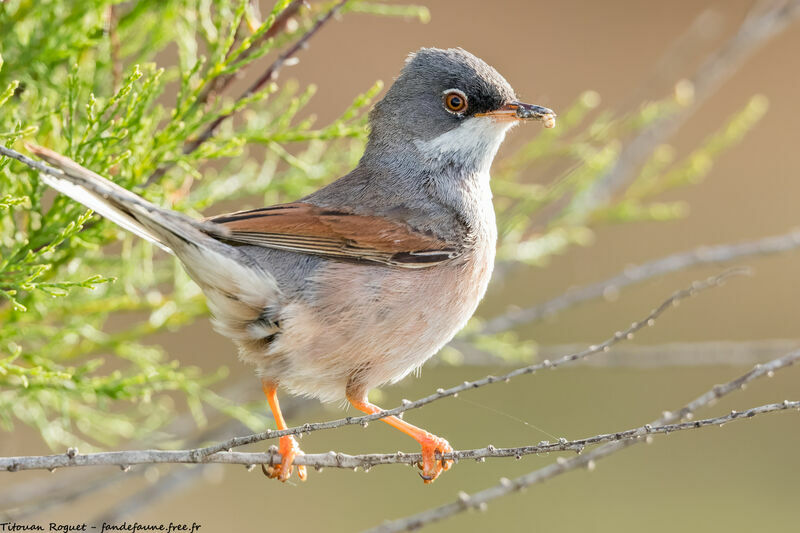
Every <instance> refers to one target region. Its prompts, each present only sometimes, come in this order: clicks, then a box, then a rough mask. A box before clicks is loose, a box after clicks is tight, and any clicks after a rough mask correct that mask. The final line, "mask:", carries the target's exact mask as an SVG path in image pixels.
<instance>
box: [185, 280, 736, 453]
mask: <svg viewBox="0 0 800 533" xmlns="http://www.w3.org/2000/svg"><path fill="white" fill-rule="evenodd" d="M748 272H749V271H748V270H746V269H731V270H728V271H726V272H723V273H722V274H719V275H717V276H712V277H710V278H708V279H707V280H705V281H702V282H697V281H696V282H694V283H692V285H691V287H689V288H687V289H683V290H680V291H678V292H676V293H674V294H673V295H672V296H670V297H669V298H667V299H666V300H664V301H663V302H662V303H661V304H660V305H659V306H658V307H656V308H655V309H653V310H652V311H651V312H650V313H649V314H648V315H647V316H646V317H644V318H643V319H642V320H639V321H636V322H633V323H632V324H631V325H630V326H629V327H628V328H626V329H624V330H621V331H617V332H616V333H614V335H613V336H612V337H610V338H608V339H606V340H605V341H603V342H601V343H600V344H595V345H592V346H589V347H588V348H586V349H585V350H582V351H579V352H575V353H572V354H567V355H564V356H562V357H560V358H558V359H556V360H555V361H550V360H547V359H545V360H544V361H542V362H540V363H536V364H533V365H529V366H524V367H521V368H517V369H515V370H512V371H511V372H508V373H507V374H504V375H502V376H486V377H485V378H482V379H478V380H475V381H465V382H464V383H462V384H461V385H456V386H455V387H451V388H449V389H438V390H437V391H436V392H435V393H434V394H431V395H429V396H426V397H425V398H421V399H419V400H416V401H413V402H411V401H407V400H406V401H404V402H403V405H401V406H399V407H395V408H394V409H388V410H384V411H380V412H378V413H375V414H371V415H365V416H355V417H353V416H348V417H347V418H341V419H339V420H332V421H329V422H316V423H313V424H304V425H302V426H297V427H293V428H288V429H283V430H267V431H264V432H262V433H256V434H254V435H247V436H244V437H234V438H232V439H229V440H227V441H225V442H222V443H219V444H215V445H213V446H208V447H206V448H198V449H196V450H193V453H196V454H197V455H198V457H206V456H208V455H211V454H214V453H217V452H220V451H224V450H229V449H231V448H236V447H238V446H244V445H247V444H253V443H255V442H260V441H264V440H269V439H276V438H278V437H282V436H284V435H302V434H304V433H310V432H312V431H319V430H323V429H334V428H338V427H342V426H351V425H356V424H360V425H362V426H366V425H367V423H369V422H372V421H373V420H380V419H381V418H385V417H387V416H392V415H395V416H396V415H399V414H400V413H404V412H405V411H408V410H410V409H417V408H420V407H422V406H424V405H428V404H429V403H432V402H435V401H437V400H441V399H442V398H447V397H450V396H458V393H460V392H463V391H466V390H473V389H478V388H480V387H484V386H486V385H491V384H493V383H503V382H507V381H510V380H511V379H512V378H515V377H517V376H521V375H525V374H535V373H536V372H538V371H540V370H545V369H548V370H549V369H553V368H558V367H560V366H563V365H566V364H570V363H574V362H576V361H580V360H582V359H585V358H587V357H589V356H591V355H594V354H597V353H603V352H605V351H607V350H610V349H611V347H612V346H614V345H615V344H618V343H620V342H622V341H623V340H630V339H632V338H633V336H634V334H635V333H636V332H638V331H639V330H641V329H643V328H645V327H648V326H652V325H653V324H655V321H656V319H657V318H658V317H660V316H661V315H662V314H663V313H664V312H666V311H667V309H669V308H671V307H673V306H674V305H677V303H678V302H680V301H681V300H684V299H686V298H689V297H691V296H694V295H696V294H697V293H698V292H700V291H703V290H706V289H710V288H712V287H717V286H720V285H722V284H723V283H724V282H725V281H726V280H727V279H728V278H730V277H731V276H736V275H742V274H746V273H748Z"/></svg>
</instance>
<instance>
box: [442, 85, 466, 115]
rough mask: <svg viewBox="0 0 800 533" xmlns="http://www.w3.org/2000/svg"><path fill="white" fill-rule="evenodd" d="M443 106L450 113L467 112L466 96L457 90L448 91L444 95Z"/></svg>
mask: <svg viewBox="0 0 800 533" xmlns="http://www.w3.org/2000/svg"><path fill="white" fill-rule="evenodd" d="M444 106H445V107H446V108H447V110H448V111H450V112H451V113H459V114H461V113H463V112H464V111H466V110H467V95H466V94H464V93H463V92H461V91H459V90H458V89H450V90H447V91H445V93H444Z"/></svg>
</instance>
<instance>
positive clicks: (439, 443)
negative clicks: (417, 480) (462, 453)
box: [417, 433, 453, 484]
mask: <svg viewBox="0 0 800 533" xmlns="http://www.w3.org/2000/svg"><path fill="white" fill-rule="evenodd" d="M419 443H420V444H422V464H421V465H420V464H417V466H418V467H419V468H420V469H421V470H422V472H420V474H419V477H421V478H422V480H423V481H424V482H425V484H428V483H433V481H434V480H435V479H436V478H437V477H439V474H441V473H442V471H444V470H450V467H451V466H452V465H453V461H452V460H451V459H448V460H445V459H441V458H439V459H437V458H436V453H437V452H438V453H439V454H444V453H450V452H452V451H453V448H452V447H451V446H450V443H449V442H447V441H446V440H445V439H443V438H441V437H437V436H436V435H432V434H430V433H426V434H425V436H423V437H422V439H420V441H419Z"/></svg>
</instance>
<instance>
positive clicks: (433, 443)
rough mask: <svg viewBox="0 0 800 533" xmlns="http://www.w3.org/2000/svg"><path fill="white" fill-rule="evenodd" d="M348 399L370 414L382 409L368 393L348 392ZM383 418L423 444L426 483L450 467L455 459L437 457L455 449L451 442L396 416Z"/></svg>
mask: <svg viewBox="0 0 800 533" xmlns="http://www.w3.org/2000/svg"><path fill="white" fill-rule="evenodd" d="M347 401H349V402H350V404H351V405H352V406H353V407H355V408H356V409H358V410H359V411H362V412H364V413H367V414H368V415H371V414H375V413H379V412H380V411H382V409H381V408H380V407H378V406H377V405H375V404H371V403H369V402H368V401H367V399H366V395H363V396H351V395H350V394H348V395H347ZM381 420H382V421H384V422H386V423H387V424H389V425H390V426H392V427H393V428H397V429H399V430H400V431H402V432H403V433H405V434H406V435H408V436H410V437H411V438H412V439H414V440H415V441H417V442H419V443H420V444H421V445H422V466H421V468H422V473H421V474H420V477H421V478H422V480H423V481H424V482H425V483H433V480H434V479H436V478H437V477H439V474H441V473H442V471H443V470H449V469H450V466H452V464H453V461H451V460H447V461H446V460H444V459H437V458H436V453H437V452H438V453H439V454H443V453H450V452H452V451H453V448H451V447H450V444H449V443H448V442H447V441H446V440H445V439H443V438H441V437H437V436H436V435H433V434H431V433H428V432H427V431H425V430H424V429H422V428H418V427H417V426H414V425H411V424H409V423H408V422H405V421H403V420H401V419H399V418H397V417H396V416H387V417H385V418H381Z"/></svg>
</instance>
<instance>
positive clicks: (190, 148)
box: [144, 0, 349, 187]
mask: <svg viewBox="0 0 800 533" xmlns="http://www.w3.org/2000/svg"><path fill="white" fill-rule="evenodd" d="M348 1H349V0H339V2H337V3H336V4H335V5H334V6H333V7H332V8H331V9H330V10H329V11H328V12H327V13H325V14H324V15H322V16H321V17H320V18H319V19H317V22H316V23H314V25H313V26H311V28H309V30H308V31H307V32H306V33H305V34H303V36H302V37H300V39H298V40H297V42H296V43H294V44H293V45H292V46H291V47H289V49H288V50H286V51H285V52H284V53H282V54H281V55H279V56H278V57H277V59H275V61H274V62H273V63H272V64H271V65H270V66H269V67H267V70H265V71H264V73H263V74H262V75H261V76H259V77H258V79H256V81H255V82H253V83H252V84H251V85H250V87H248V88H247V90H245V91H244V92H243V93H242V94H240V95H239V97H238V98H237V99H236V101H237V102H240V101H242V100H244V99H246V98H248V97H250V96H252V95H253V94H255V93H257V92H258V91H259V90H261V89H262V88H263V87H264V86H265V85H266V84H267V83H269V82H271V81H274V80H275V79H276V78H277V77H278V74H279V73H280V71H281V69H282V68H283V67H284V66H285V65H286V64H287V62H289V60H290V59H291V58H292V57H294V56H295V55H296V54H297V53H298V52H299V51H300V50H304V49H305V48H307V47H308V41H309V40H310V39H311V38H312V37H313V36H314V35H316V33H317V32H319V30H320V29H321V28H322V26H324V25H325V23H327V22H328V21H329V20H331V19H332V18H333V17H334V15H336V14H337V13H338V12H339V11H340V10H341V9H342V7H344V5H345V4H346V3H347V2H348ZM232 109H234V110H235V109H236V106H234V107H233V108H232ZM234 110H231V111H229V112H228V113H223V114H221V115H220V116H218V117H217V118H216V119H214V121H213V122H211V123H210V124H209V125H208V126H206V129H205V130H203V132H202V133H200V135H198V136H197V137H196V138H195V139H193V140H191V141H189V142H187V143H186V144H185V145H184V147H183V153H184V155H185V154H191V153H192V152H194V151H195V150H197V148H199V147H200V145H202V144H203V143H204V142H206V141H207V140H209V139H210V138H211V137H213V136H214V134H215V133H216V132H217V128H219V126H220V124H222V123H223V122H224V121H225V120H227V119H228V118H230V117H231V116H232V115H233V114H234V113H235V111H234ZM174 165H175V163H174V162H171V163H167V164H165V165H162V166H160V167H159V168H157V169H156V171H155V172H153V173H152V174H151V175H150V177H148V178H147V181H145V184H144V186H145V187H147V186H148V185H151V184H153V183H154V182H156V181H158V180H159V179H160V178H161V177H162V176H163V175H164V174H166V172H167V171H168V170H169V169H170V168H172V166H174Z"/></svg>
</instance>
